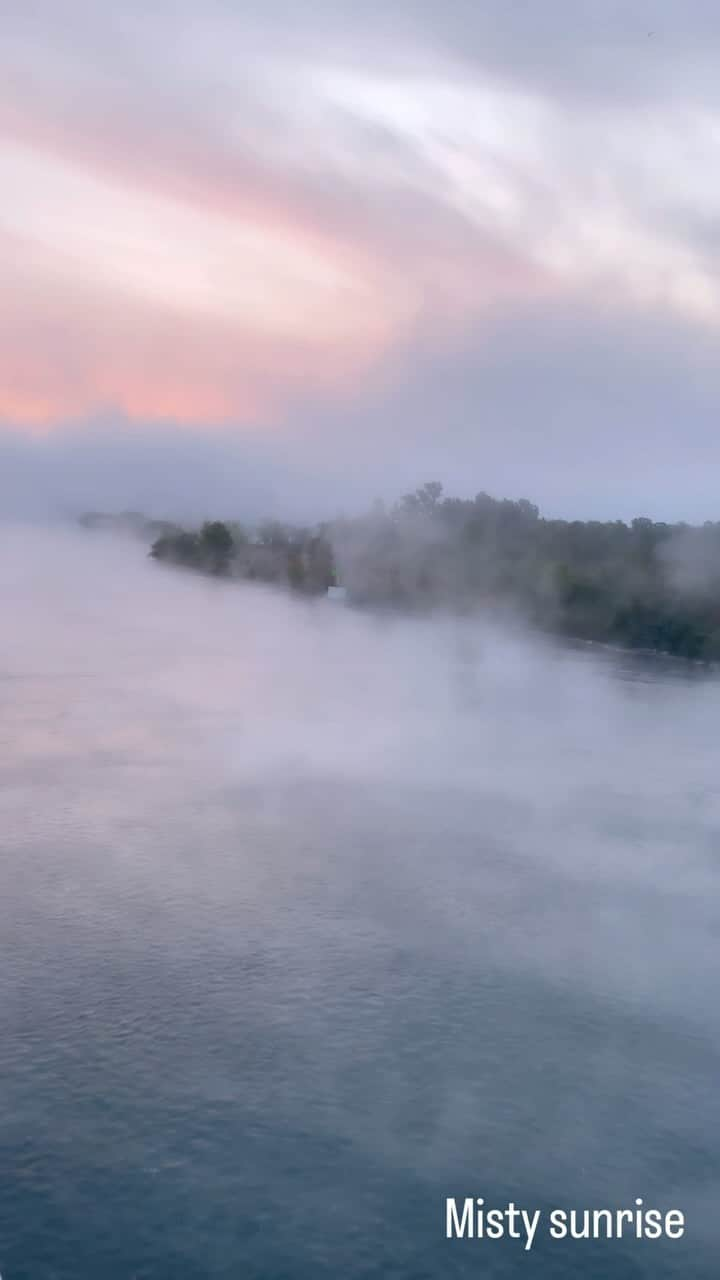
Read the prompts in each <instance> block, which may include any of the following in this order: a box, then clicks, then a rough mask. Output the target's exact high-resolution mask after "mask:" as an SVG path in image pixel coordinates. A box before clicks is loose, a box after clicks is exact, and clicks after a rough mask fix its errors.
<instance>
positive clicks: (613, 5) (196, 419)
mask: <svg viewBox="0 0 720 1280" xmlns="http://www.w3.org/2000/svg"><path fill="white" fill-rule="evenodd" d="M1 23H2V38H1V39H0V85H2V93H1V94H0V190H1V191H2V200H1V201H0V296H1V297H2V304H3V305H2V307H0V513H2V512H3V511H4V512H9V513H10V514H11V515H17V514H22V513H24V512H26V511H27V512H30V513H32V514H41V513H46V512H47V513H50V514H53V513H54V514H57V513H61V512H72V511H74V510H77V509H79V508H84V507H87V506H92V507H101V508H117V507H122V506H134V507H142V508H143V509H145V510H148V511H152V512H154V513H157V514H169V515H173V514H181V513H187V514H193V515H197V516H198V517H200V516H202V515H206V514H213V515H233V516H240V517H241V516H242V515H243V514H246V513H247V514H250V515H256V514H265V513H267V514H279V513H281V512H285V513H286V514H288V515H290V516H293V517H299V516H302V517H303V518H305V517H308V518H309V517H311V516H313V515H317V516H325V515H327V514H332V513H333V512H334V511H336V510H353V509H355V508H357V507H358V506H359V505H362V504H364V503H366V502H369V501H371V500H372V499H373V498H374V497H376V496H379V497H384V498H392V497H393V496H395V495H397V494H399V493H402V492H405V491H406V490H408V489H412V488H414V487H415V486H416V485H418V484H420V483H422V482H424V481H425V480H428V479H438V480H440V481H441V482H442V483H443V484H444V485H445V487H446V489H448V490H450V491H453V492H457V493H462V494H464V495H472V494H473V493H475V492H478V491H480V490H486V491H488V492H491V493H493V494H495V495H497V496H507V497H520V496H525V497H528V498H530V499H532V500H533V501H536V502H538V503H539V505H540V506H541V508H542V510H543V511H546V512H547V513H548V514H552V515H565V516H569V517H583V516H589V517H608V518H615V517H621V518H630V517H632V516H634V515H638V514H648V515H651V516H654V517H656V518H667V519H689V520H694V519H712V518H720V494H719V493H718V487H717V485H716V483H715V471H716V467H717V464H718V463H720V431H718V421H719V411H720V362H718V360H717V350H718V338H719V337H720V274H719V272H718V265H719V262H720V259H719V258H718V251H719V249H720V178H718V173H720V166H719V165H718V157H719V152H720V80H718V77H717V73H716V69H717V60H718V55H719V54H720V10H718V8H717V6H716V5H715V4H714V3H712V0H684V2H683V3H682V4H680V3H679V2H678V0H652V2H650V0H647V2H646V0H622V2H621V0H553V3H552V4H540V3H534V2H531V0H443V2H442V3H439V0H394V3H392V4H388V3H380V0H363V3H362V4H361V3H359V2H358V0H312V2H309V0H308V2H306V0H262V3H260V0H244V2H243V3H242V4H241V3H239V2H237V0H235V2H234V3H233V2H232V0H204V2H203V3H202V4H200V3H198V2H196V3H191V2H190V0H153V2H152V3H148V0H125V3H124V4H123V5H121V6H112V7H108V6H105V5H98V4H97V3H95V0H4V3H3V6H2V18H1Z"/></svg>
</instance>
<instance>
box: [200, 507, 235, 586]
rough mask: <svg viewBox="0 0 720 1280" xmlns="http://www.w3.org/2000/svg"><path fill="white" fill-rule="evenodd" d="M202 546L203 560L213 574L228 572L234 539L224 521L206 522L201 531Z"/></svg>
mask: <svg viewBox="0 0 720 1280" xmlns="http://www.w3.org/2000/svg"><path fill="white" fill-rule="evenodd" d="M200 545H201V548H202V554H203V558H204V559H205V560H206V562H207V564H208V567H209V568H210V569H211V570H212V572H213V573H225V572H227V568H228V565H229V563H230V556H231V555H232V551H233V539H232V534H231V532H230V530H229V529H228V527H227V525H226V524H223V522H222V520H211V521H207V520H206V522H205V524H204V525H203V527H202V529H201V530H200Z"/></svg>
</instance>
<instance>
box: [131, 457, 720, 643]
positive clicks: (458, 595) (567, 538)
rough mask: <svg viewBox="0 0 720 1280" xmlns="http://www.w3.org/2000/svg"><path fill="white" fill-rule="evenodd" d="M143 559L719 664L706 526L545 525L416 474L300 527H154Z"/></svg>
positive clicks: (522, 504) (717, 574) (715, 584)
mask: <svg viewBox="0 0 720 1280" xmlns="http://www.w3.org/2000/svg"><path fill="white" fill-rule="evenodd" d="M231 529H232V530H235V529H237V530H238V536H237V537H236V538H235V539H234V538H233V535H232V532H231ZM152 555H153V556H155V557H156V558H157V559H161V560H170V561H173V562H175V563H179V564H186V565H190V566H192V567H194V568H199V569H204V570H206V571H211V572H215V573H226V572H232V573H233V574H234V575H235V576H237V577H245V578H253V579H256V580H260V581H267V582H277V583H285V584H287V585H289V586H290V587H291V588H293V589H294V590H295V591H301V592H304V593H307V594H324V593H325V592H326V591H327V588H328V587H329V586H333V585H336V584H341V585H342V586H344V587H346V588H347V591H348V595H349V598H350V599H352V600H354V601H355V602H356V603H358V604H366V605H370V606H373V607H384V608H400V609H404V610H414V611H422V610H427V609H431V608H452V609H457V608H459V609H463V610H464V609H472V608H478V607H479V608H486V609H488V608H496V607H500V608H506V607H511V608H512V609H513V610H514V611H516V612H517V611H521V612H522V613H523V614H524V615H525V616H526V617H527V618H528V619H529V620H530V621H531V622H533V623H534V624H535V625H537V626H540V627H543V628H545V629H547V630H549V631H555V632H558V633H561V634H564V635H568V636H574V637H578V638H583V639H588V640H596V641H602V642H604V643H608V644H615V645H624V646H628V647H632V648H643V649H654V650H660V651H662V652H666V653H673V654H678V655H681V656H683V657H686V658H692V659H701V660H718V659H720V523H717V524H712V523H707V524H705V525H704V526H703V527H701V528H695V527H691V526H689V525H685V524H678V525H668V524H664V523H654V522H653V521H652V520H650V519H648V518H647V517H638V518H637V519H635V520H633V521H632V522H631V523H630V524H625V523H624V522H623V521H621V520H614V521H599V520H590V521H581V520H570V521H568V520H548V519H545V518H543V517H541V515H540V513H539V511H538V508H537V507H536V506H534V505H533V503H531V502H528V501H527V500H526V499H521V500H520V501H517V502H512V501H509V500H507V499H496V498H492V497H490V495H489V494H487V493H479V494H477V496H476V497H475V498H470V499H464V498H448V497H445V496H443V490H442V486H441V485H440V484H439V483H438V482H430V483H428V484H425V485H423V486H422V487H421V488H420V489H418V490H417V491H416V492H415V493H412V494H407V495H406V496H405V497H404V498H402V499H401V500H400V502H398V503H397V504H396V506H395V507H393V508H390V509H386V508H385V507H384V506H383V505H382V504H381V503H375V504H374V506H373V508H372V510H371V511H370V512H369V513H368V514H367V515H364V516H359V517H357V518H355V519H351V520H348V519H338V520H336V521H334V522H333V523H332V524H324V525H320V526H316V527H314V528H307V527H304V526H296V525H290V524H283V523H280V522H279V521H271V522H267V523H266V524H264V525H261V526H260V528H259V529H258V531H257V533H256V535H255V536H254V537H252V536H251V535H250V534H248V533H246V532H245V530H243V529H242V528H241V526H235V525H233V526H231V527H228V526H227V525H225V524H222V523H221V522H219V521H214V522H212V523H207V524H205V525H203V527H202V529H201V530H200V531H199V532H198V533H194V532H185V531H181V532H168V533H165V534H164V535H163V536H161V537H160V538H158V540H157V542H156V543H155V544H154V546H153V550H152Z"/></svg>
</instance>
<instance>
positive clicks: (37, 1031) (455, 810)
mask: <svg viewBox="0 0 720 1280" xmlns="http://www.w3.org/2000/svg"><path fill="white" fill-rule="evenodd" d="M0 593H1V594H0V601H1V604H2V622H1V626H0V845H1V848H2V853H1V861H0V877H1V879H0V886H1V889H2V892H1V894H0V920H1V928H0V988H1V992H2V995H1V1003H0V1098H1V1099H2V1124H1V1129H0V1137H1V1147H2V1186H1V1189H0V1272H1V1273H2V1277H3V1280H166V1278H167V1280H170V1277H172V1278H173V1280H180V1278H181V1277H182V1280H220V1278H223V1280H225V1278H227V1280H234V1278H235V1277H237V1278H238V1280H340V1278H341V1277H342V1278H343V1280H360V1278H362V1280H435V1278H436V1277H437V1278H438V1280H466V1278H467V1280H470V1278H471V1277H479V1276H483V1277H491V1278H493V1280H494V1278H496V1277H498V1278H499V1277H502V1278H506V1277H507V1278H514V1277H516V1276H517V1277H521V1276H522V1277H541V1278H542V1280H545V1278H546V1277H547V1278H548V1280H550V1278H553V1280H554V1278H555V1277H558V1278H559V1280H563V1278H564V1277H570V1276H576V1275H578V1274H582V1275H583V1276H584V1277H588V1278H589V1280H608V1278H609V1280H638V1278H640V1277H643V1278H644V1277H647V1278H648V1280H651V1278H652V1280H666V1278H668V1277H678V1278H680V1277H683V1280H685V1278H686V1277H690V1276H692V1277H700V1278H701V1280H702V1278H703V1277H706V1276H707V1277H708V1280H709V1278H710V1277H711V1276H713V1275H715V1274H716V1263H717V1256H718V1246H719V1244H720V1229H719V1226H718V1211H717V1200H718V1195H719V1193H720V1144H719V1141H718V1139H719V1137H720V1089H719V1087H718V1085H719V1082H720V1020H719V1016H718V990H720V874H719V873H720V786H719V784H718V772H719V771H718V725H719V724H720V681H718V679H717V678H716V677H713V676H711V675H708V674H706V673H705V672H703V671H701V670H699V669H697V668H693V667H690V666H685V665H683V664H681V663H673V662H663V661H652V660H648V659H642V660H639V659H636V658H630V657H623V656H617V655H611V654H607V653H602V652H595V651H593V650H592V649H589V648H578V649H572V648H570V649H567V648H566V649H562V648H560V647H556V646H553V645H552V644H550V643H548V642H545V641H541V640H539V639H537V638H530V637H528V636H526V635H523V633H522V632H521V631H520V630H517V631H512V630H506V631H500V630H497V629H495V628H492V627H490V626H488V625H487V624H485V623H481V622H480V621H477V620H475V621H469V620H465V621H463V622H457V621H452V620H450V619H435V620H428V621H425V622H418V621H403V620H399V619H395V620H388V619H384V620H382V619H373V618H369V617H364V616H362V615H360V614H357V613H355V612H353V611H352V610H348V609H345V608H343V607H341V606H333V605H332V604H329V603H325V602H322V603H320V604H315V605H305V604H299V603H297V602H295V601H293V600H290V599H289V598H287V597H286V596H284V595H283V594H281V593H274V592H272V591H271V590H267V589H262V588H253V587H250V586H239V585H236V584H225V583H221V582H216V581H212V580H209V579H203V578H201V577H195V576H193V575H192V574H188V573H182V572H179V571H177V572H176V571H172V570H169V569H166V568H163V567H161V566H159V565H157V564H154V563H153V562H151V561H149V560H147V558H146V556H145V554H144V551H143V548H142V547H140V546H139V545H138V544H135V543H133V542H130V541H128V542H123V541H120V540H117V541H116V540H113V539H110V538H106V537H104V536H101V535H96V536H94V535H91V534H82V533H75V532H74V531H72V530H66V529H61V528H56V529H52V528H47V529H30V528H21V527H14V528H6V529H4V530H2V536H1V538H0ZM451 1196H454V1197H460V1198H464V1197H466V1196H472V1197H482V1198H484V1200H485V1202H486V1205H487V1206H494V1205H499V1206H503V1205H506V1204H507V1203H508V1202H509V1201H513V1202H514V1203H515V1204H516V1205H519V1206H523V1207H525V1208H533V1209H534V1208H540V1209H541V1210H542V1212H543V1215H545V1214H547V1213H549V1211H550V1209H551V1208H552V1207H554V1206H561V1207H566V1208H567V1207H573V1206H577V1207H579V1208H583V1207H591V1208H596V1207H597V1208H601V1207H627V1206H633V1205H634V1202H635V1199H636V1197H642V1198H643V1200H644V1202H645V1205H646V1206H651V1205H657V1206H659V1207H660V1208H662V1209H663V1210H666V1209H670V1208H674V1209H678V1210H680V1211H682V1212H683V1214H684V1215H685V1221H686V1228H685V1233H684V1236H683V1238H682V1239H680V1240H674V1241H669V1240H660V1241H657V1242H650V1241H647V1240H642V1241H637V1240H635V1239H625V1238H624V1239H622V1240H612V1241H607V1240H603V1241H598V1242H584V1241H563V1242H560V1241H553V1240H551V1239H550V1238H549V1237H548V1234H547V1232H546V1231H544V1232H543V1231H539V1232H538V1236H537V1237H536V1239H535V1242H534V1244H533V1247H532V1249H531V1250H530V1251H529V1252H528V1251H525V1250H524V1247H523V1245H522V1243H520V1242H518V1241H516V1240H508V1239H504V1240H503V1241H498V1242H493V1241H489V1240H483V1241H479V1240H462V1241H458V1240H452V1241H448V1240H446V1239H445V1201H446V1198H447V1197H451Z"/></svg>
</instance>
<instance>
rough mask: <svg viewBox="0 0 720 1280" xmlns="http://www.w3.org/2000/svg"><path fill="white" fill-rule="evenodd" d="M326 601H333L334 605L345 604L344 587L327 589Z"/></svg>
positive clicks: (345, 592) (345, 593) (345, 594)
mask: <svg viewBox="0 0 720 1280" xmlns="http://www.w3.org/2000/svg"><path fill="white" fill-rule="evenodd" d="M327 598H328V600H334V601H335V603H336V604H345V603H346V601H347V590H346V588H345V587H328V589H327Z"/></svg>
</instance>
